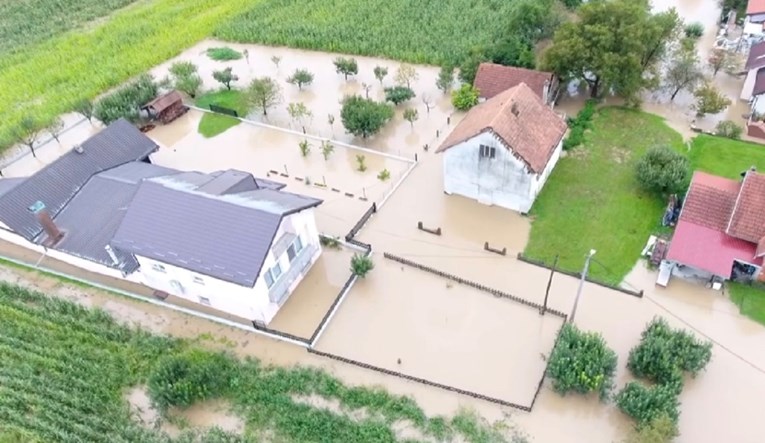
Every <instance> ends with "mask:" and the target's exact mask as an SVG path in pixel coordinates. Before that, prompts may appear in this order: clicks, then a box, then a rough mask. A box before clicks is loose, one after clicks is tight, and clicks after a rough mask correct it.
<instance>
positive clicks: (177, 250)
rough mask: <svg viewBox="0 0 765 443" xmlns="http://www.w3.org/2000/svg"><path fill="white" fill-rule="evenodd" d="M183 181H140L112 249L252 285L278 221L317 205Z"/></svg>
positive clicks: (283, 196) (281, 194) (305, 200)
mask: <svg viewBox="0 0 765 443" xmlns="http://www.w3.org/2000/svg"><path fill="white" fill-rule="evenodd" d="M188 179H189V176H188V174H178V175H175V176H168V177H160V178H155V179H151V180H147V181H144V182H143V183H142V184H141V185H140V186H139V188H138V192H137V193H136V194H135V196H134V198H133V201H132V203H131V204H130V207H129V209H128V211H127V214H126V215H125V217H124V218H123V220H122V224H121V225H120V227H119V229H118V230H117V232H116V233H115V235H114V238H113V240H112V242H111V244H112V246H114V247H115V248H118V249H122V250H123V251H126V252H131V253H133V254H135V255H140V256H144V257H148V258H150V259H154V260H158V261H160V262H163V263H167V264H171V265H174V266H178V267H181V268H184V269H188V270H191V271H194V272H198V273H200V274H204V275H209V276H211V277H215V278H218V279H221V280H225V281H229V282H232V283H236V284H239V285H242V286H247V287H252V286H254V285H255V281H256V279H257V277H258V275H259V274H260V269H261V267H262V266H263V262H264V261H265V258H266V256H267V254H268V251H269V248H270V246H271V243H272V242H273V240H274V236H275V235H276V232H277V230H278V229H279V225H280V224H281V220H282V217H284V216H285V215H288V214H290V213H294V212H297V211H300V210H303V209H307V208H310V207H315V206H317V205H319V204H320V203H321V200H317V199H314V198H310V197H304V196H299V195H295V194H288V193H284V192H279V191H275V190H273V189H259V190H256V191H249V192H245V193H240V194H234V195H212V194H209V193H204V192H201V189H202V188H203V187H204V185H203V186H202V188H199V189H197V187H198V186H199V185H195V184H191V183H189V180H188Z"/></svg>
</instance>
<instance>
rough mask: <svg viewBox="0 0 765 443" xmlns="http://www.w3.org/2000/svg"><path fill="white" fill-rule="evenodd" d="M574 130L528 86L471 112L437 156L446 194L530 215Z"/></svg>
mask: <svg viewBox="0 0 765 443" xmlns="http://www.w3.org/2000/svg"><path fill="white" fill-rule="evenodd" d="M567 129H568V127H567V125H566V122H565V121H564V120H563V118H562V117H561V116H559V115H558V114H557V113H555V111H553V110H552V109H551V108H550V107H549V106H548V105H547V104H546V103H545V102H544V101H543V100H542V98H541V97H540V96H539V95H538V94H537V93H535V92H534V91H532V90H531V89H530V88H529V87H528V86H527V85H526V84H525V83H521V84H519V85H517V86H515V87H512V88H510V89H508V90H506V91H504V92H502V93H500V94H497V95H495V96H493V97H492V98H489V99H488V100H486V101H485V102H483V103H481V104H479V105H477V106H475V107H474V108H472V109H470V111H468V113H467V115H466V116H465V118H464V119H463V120H462V121H461V122H460V123H459V124H458V125H457V126H456V127H455V128H454V130H453V131H452V132H451V134H449V136H448V137H447V138H446V140H444V142H443V143H442V144H441V146H440V147H439V148H438V149H437V150H436V152H440V153H443V156H444V167H443V173H444V191H445V192H446V193H447V194H458V195H462V196H464V197H468V198H471V199H475V200H478V201H479V202H481V203H484V204H487V205H497V206H501V207H504V208H508V209H511V210H513V211H518V212H521V213H527V212H528V211H529V209H531V206H532V205H533V204H534V200H535V199H536V197H537V195H538V194H539V192H540V191H541V190H542V187H543V186H544V184H545V182H546V181H547V178H548V177H549V176H550V173H551V172H552V170H553V168H554V167H555V164H556V163H557V162H558V159H559V158H560V154H561V150H562V141H563V136H564V135H565V133H566V131H567Z"/></svg>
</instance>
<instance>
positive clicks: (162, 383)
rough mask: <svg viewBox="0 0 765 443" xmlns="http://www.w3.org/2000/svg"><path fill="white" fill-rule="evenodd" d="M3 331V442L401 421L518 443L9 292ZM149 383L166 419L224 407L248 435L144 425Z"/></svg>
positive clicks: (339, 427) (268, 431)
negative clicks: (142, 399) (136, 395)
mask: <svg viewBox="0 0 765 443" xmlns="http://www.w3.org/2000/svg"><path fill="white" fill-rule="evenodd" d="M80 290H88V289H87V288H84V289H83V288H81V289H80ZM0 324H1V325H2V327H0V441H19V442H21V441H23V442H25V443H29V442H35V443H37V442H39V443H43V442H45V443H47V442H80V441H81V442H90V443H100V442H103V443H113V442H126V443H127V442H142V443H192V442H199V441H217V442H223V441H225V442H229V443H236V442H256V441H262V440H263V438H262V436H263V435H268V436H269V438H268V440H269V441H284V442H301V443H302V442H320V441H337V442H395V441H400V438H399V437H398V436H397V435H396V433H395V432H394V430H393V428H394V424H395V423H397V422H405V423H410V426H412V427H413V428H414V429H416V430H418V431H419V432H420V433H421V434H422V436H423V437H424V438H427V439H428V440H436V441H447V440H449V441H451V439H452V438H457V439H458V440H460V441H470V442H502V441H506V440H509V439H510V438H507V439H506V438H505V437H504V433H500V432H499V431H497V430H496V429H494V428H493V427H490V426H488V424H486V423H485V422H483V421H481V420H480V419H478V418H477V417H476V416H475V415H473V414H471V413H468V412H462V413H460V414H458V415H456V416H455V417H453V418H450V419H447V418H444V417H434V418H430V417H427V416H426V415H425V414H424V413H423V411H422V410H421V409H420V408H419V407H418V406H417V404H416V403H415V402H414V401H413V400H412V399H410V398H407V397H399V396H393V395H390V394H388V393H387V392H385V391H383V390H381V389H368V388H363V387H348V386H346V385H344V384H343V383H342V382H340V381H339V380H338V379H336V378H334V377H332V376H331V375H329V374H327V373H325V372H323V371H321V370H318V369H314V368H309V367H269V366H264V365H262V364H261V363H260V362H258V361H257V360H254V359H252V358H248V359H246V360H240V359H237V358H236V357H234V356H233V355H232V354H231V353H222V352H220V351H216V352H213V351H210V350H206V349H205V346H204V345H205V343H208V342H207V341H206V339H205V338H204V337H200V338H199V339H197V340H194V341H184V340H179V339H175V338H171V337H165V336H157V335H152V334H149V333H148V332H145V331H140V330H135V329H131V328H128V327H126V326H123V325H121V324H119V323H117V322H116V321H115V320H114V319H113V318H111V317H110V316H109V315H108V314H107V313H105V312H104V311H101V310H91V309H86V308H84V307H81V306H79V305H76V304H74V303H72V302H69V301H66V300H62V299H58V298H54V297H48V296H45V295H43V294H41V293H38V292H33V291H29V290H26V289H23V288H21V287H18V286H13V285H10V284H7V283H1V282H0ZM216 338H217V337H216ZM207 339H210V337H208V338H207ZM217 346H219V344H217ZM230 346H235V344H233V343H232V344H231V345H230ZM147 382H148V385H149V386H148V389H147V391H148V394H149V396H150V397H151V396H155V395H158V397H152V402H153V404H155V405H157V406H159V407H158V409H159V410H165V408H164V407H166V406H173V405H175V406H183V405H185V406H188V404H190V403H193V402H194V401H197V400H199V399H212V398H221V399H223V400H225V401H226V402H227V403H228V404H229V405H230V407H231V412H232V413H233V414H236V415H238V416H239V417H241V418H242V421H243V422H244V423H245V430H244V433H243V434H242V435H234V434H232V433H230V432H229V433H226V432H224V431H222V430H219V429H216V428H213V429H212V430H209V431H204V430H195V429H191V428H187V429H185V430H184V432H183V433H182V434H181V435H180V436H178V437H176V438H175V439H172V438H170V437H169V436H168V435H166V434H164V433H163V432H161V430H158V429H155V428H153V427H151V428H149V427H144V426H142V425H140V424H139V423H138V421H137V420H136V419H135V418H134V417H133V416H132V412H131V410H130V407H129V405H128V402H127V400H126V393H127V392H128V391H129V390H130V389H131V388H134V387H137V386H144V385H146V384H147ZM200 383H205V385H204V386H202V385H201V384H200ZM163 394H164V396H162V395H163ZM168 394H172V395H168ZM309 396H311V397H313V398H321V399H324V400H326V401H328V402H333V401H335V402H338V403H339V404H340V405H341V411H333V410H329V409H326V408H322V407H318V406H312V405H310V404H308V403H305V402H301V401H300V398H307V397H309ZM184 399H186V400H191V402H190V403H189V402H184ZM171 400H172V401H174V402H175V403H170V404H168V401H171Z"/></svg>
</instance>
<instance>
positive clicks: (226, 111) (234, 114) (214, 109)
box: [210, 104, 239, 118]
mask: <svg viewBox="0 0 765 443" xmlns="http://www.w3.org/2000/svg"><path fill="white" fill-rule="evenodd" d="M210 110H211V111H212V112H217V113H218V114H226V115H230V116H231V117H237V118H238V117H239V113H238V112H236V110H234V109H230V108H226V107H223V106H218V105H215V104H210Z"/></svg>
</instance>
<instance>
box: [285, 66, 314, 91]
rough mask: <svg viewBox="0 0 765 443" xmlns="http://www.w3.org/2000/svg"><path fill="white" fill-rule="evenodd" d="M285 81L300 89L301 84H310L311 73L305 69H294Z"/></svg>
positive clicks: (311, 79)
mask: <svg viewBox="0 0 765 443" xmlns="http://www.w3.org/2000/svg"><path fill="white" fill-rule="evenodd" d="M287 83H290V84H293V85H297V87H298V89H300V90H302V89H303V85H310V84H311V83H313V73H311V72H310V71H308V70H307V69H296V70H295V72H294V73H293V74H292V75H291V76H290V77H289V78H287Z"/></svg>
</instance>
